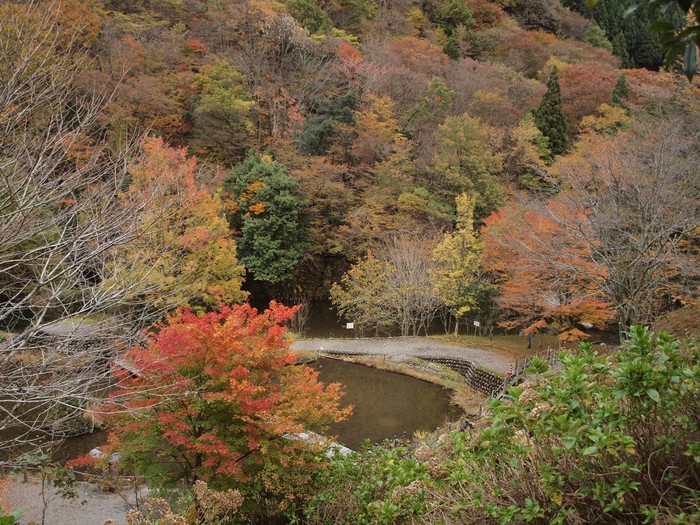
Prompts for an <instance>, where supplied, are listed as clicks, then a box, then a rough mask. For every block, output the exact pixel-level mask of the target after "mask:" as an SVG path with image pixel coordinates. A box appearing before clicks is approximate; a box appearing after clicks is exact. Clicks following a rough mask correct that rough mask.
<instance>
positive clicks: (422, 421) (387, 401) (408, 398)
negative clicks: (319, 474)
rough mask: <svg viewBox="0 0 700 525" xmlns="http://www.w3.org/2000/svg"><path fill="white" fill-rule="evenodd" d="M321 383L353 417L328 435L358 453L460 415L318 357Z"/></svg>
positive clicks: (72, 450)
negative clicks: (338, 392) (340, 394)
mask: <svg viewBox="0 0 700 525" xmlns="http://www.w3.org/2000/svg"><path fill="white" fill-rule="evenodd" d="M311 366H312V367H313V368H315V369H316V370H318V371H319V379H320V380H321V381H323V382H324V383H332V382H339V383H342V384H343V385H344V390H345V392H346V396H345V397H344V398H343V404H344V405H353V406H354V407H355V408H354V411H353V415H352V416H351V417H350V418H349V419H348V420H347V421H343V422H341V423H337V424H335V425H332V426H331V427H330V429H329V430H328V432H327V434H328V435H333V436H337V437H338V441H339V442H340V443H342V444H343V445H345V446H347V447H349V448H351V449H353V450H359V449H360V447H361V444H362V442H363V441H364V440H365V439H369V440H370V441H371V442H373V443H378V442H380V441H383V440H384V439H389V438H393V437H402V436H406V437H409V438H410V437H411V435H412V434H413V433H414V432H415V431H416V430H425V431H432V430H435V429H436V428H437V427H438V426H440V425H442V424H443V423H445V422H447V421H450V420H456V419H457V418H459V416H460V415H461V411H460V410H459V408H457V407H456V406H454V405H452V404H451V403H450V392H449V391H448V390H446V389H444V388H442V387H440V386H437V385H434V384H432V383H428V382H426V381H422V380H420V379H416V378H414V377H410V376H406V375H403V374H397V373H395V372H387V371H385V370H378V369H376V368H371V367H368V366H365V365H359V364H355V363H347V362H344V361H339V360H337V359H329V358H322V359H319V360H318V361H316V362H315V363H313V364H312V365H311ZM106 441H107V433H106V432H95V433H94V434H88V435H83V436H77V437H74V438H70V439H68V440H67V441H66V442H65V443H64V444H63V446H62V447H61V448H60V449H59V451H58V452H57V454H56V459H57V460H60V461H64V460H66V459H69V458H73V457H77V456H79V455H82V454H87V453H88V452H89V451H90V450H91V449H92V448H94V447H96V446H100V445H102V444H104V443H106Z"/></svg>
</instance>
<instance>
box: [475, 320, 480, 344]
mask: <svg viewBox="0 0 700 525" xmlns="http://www.w3.org/2000/svg"><path fill="white" fill-rule="evenodd" d="M480 326H481V323H480V322H479V321H474V341H476V329H477V328H479V327H480Z"/></svg>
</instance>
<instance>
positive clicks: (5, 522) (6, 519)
mask: <svg viewBox="0 0 700 525" xmlns="http://www.w3.org/2000/svg"><path fill="white" fill-rule="evenodd" d="M21 517H22V511H21V510H16V511H14V512H12V513H10V514H5V512H4V511H2V516H0V525H15V524H17V523H19V519H20V518H21Z"/></svg>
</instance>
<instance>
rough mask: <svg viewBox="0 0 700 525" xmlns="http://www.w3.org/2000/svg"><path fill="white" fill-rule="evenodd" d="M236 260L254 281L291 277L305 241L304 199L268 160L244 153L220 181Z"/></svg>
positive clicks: (281, 168) (296, 186)
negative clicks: (226, 200) (227, 204)
mask: <svg viewBox="0 0 700 525" xmlns="http://www.w3.org/2000/svg"><path fill="white" fill-rule="evenodd" d="M224 190H225V192H226V194H227V195H228V196H229V197H230V198H231V200H232V201H233V205H232V206H231V207H230V209H229V221H230V224H231V227H232V229H233V230H234V232H236V233H235V235H236V240H237V242H238V250H239V255H240V261H241V262H242V263H243V264H244V265H245V267H246V270H247V271H248V272H250V273H251V274H252V275H253V277H255V279H256V280H258V281H267V282H270V283H279V282H282V281H285V280H288V279H290V278H291V277H292V272H293V271H294V269H295V268H296V267H297V264H298V263H299V258H300V257H301V254H302V252H303V249H304V247H305V246H306V242H307V230H306V225H305V221H306V216H305V212H304V209H305V207H306V201H305V199H304V196H303V194H302V192H301V188H300V186H299V183H298V182H297V181H296V179H294V178H293V177H291V176H290V175H288V174H287V170H286V168H285V167H284V166H283V165H282V164H280V163H278V162H274V161H272V159H270V158H266V157H258V156H250V157H248V158H247V159H246V160H245V161H244V162H243V163H242V164H239V165H238V166H236V167H235V168H234V169H233V170H231V172H229V175H228V176H227V178H226V181H225V182H224Z"/></svg>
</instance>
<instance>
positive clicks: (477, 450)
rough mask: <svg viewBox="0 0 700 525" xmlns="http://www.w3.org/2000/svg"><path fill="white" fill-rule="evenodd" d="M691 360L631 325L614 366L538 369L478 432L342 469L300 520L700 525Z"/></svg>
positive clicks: (345, 463)
mask: <svg viewBox="0 0 700 525" xmlns="http://www.w3.org/2000/svg"><path fill="white" fill-rule="evenodd" d="M699 357H700V351H699V350H698V348H697V347H696V346H694V345H693V344H692V343H690V342H689V341H686V342H680V341H678V340H675V339H673V338H671V337H670V336H669V335H668V334H660V335H658V336H654V335H653V334H651V333H650V332H649V331H648V330H647V329H646V328H644V327H641V326H635V327H633V328H632V329H631V330H630V332H629V339H628V341H627V342H626V343H625V344H623V346H622V347H621V349H620V350H619V351H617V352H616V353H614V354H612V355H609V356H603V355H599V354H598V353H597V352H596V351H595V350H594V349H593V347H592V346H591V345H590V344H588V343H582V344H581V345H580V346H579V349H578V351H577V352H575V353H567V352H562V353H561V354H560V360H561V365H562V366H561V369H559V370H547V367H546V366H544V364H543V363H538V362H533V363H534V365H533V366H532V367H531V368H530V369H529V371H528V373H529V374H531V375H530V378H529V380H528V381H527V382H526V383H524V384H523V385H520V386H518V387H511V388H510V389H509V390H508V393H507V396H505V397H504V398H501V399H497V400H494V401H493V402H492V403H491V405H490V412H491V415H490V416H489V419H488V420H482V421H480V422H479V423H478V424H477V425H476V427H477V428H475V429H472V430H469V431H467V432H455V433H452V434H451V435H443V436H441V437H440V439H438V440H437V441H435V442H434V443H430V444H428V445H427V446H426V445H423V446H421V447H418V448H415V449H412V448H407V447H399V448H385V447H374V448H371V449H369V450H367V451H365V452H363V453H362V454H359V455H357V456H349V457H346V458H338V459H336V460H335V461H334V462H333V463H332V465H331V467H330V468H329V469H327V470H325V471H323V472H321V473H320V474H319V476H318V481H319V484H318V487H319V492H318V494H316V496H315V497H314V498H313V499H312V500H311V502H310V503H309V505H308V506H307V508H306V511H307V517H308V521H309V523H319V524H320V523H328V522H333V523H361V524H370V523H372V524H374V523H399V522H407V521H410V522H411V523H437V522H449V523H464V524H470V523H485V524H491V523H493V524H507V523H552V524H562V525H563V524H574V523H593V522H600V523H698V520H700V365H698V361H699V359H698V358H699ZM540 365H542V366H540Z"/></svg>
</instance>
